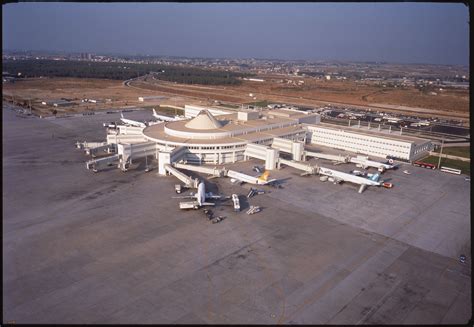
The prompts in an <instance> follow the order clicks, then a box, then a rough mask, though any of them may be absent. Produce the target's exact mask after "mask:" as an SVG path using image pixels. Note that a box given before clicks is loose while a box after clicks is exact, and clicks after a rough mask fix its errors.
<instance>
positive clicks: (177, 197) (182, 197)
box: [171, 195, 196, 199]
mask: <svg viewBox="0 0 474 327" xmlns="http://www.w3.org/2000/svg"><path fill="white" fill-rule="evenodd" d="M171 198H173V199H195V198H196V196H195V195H181V196H172V197H171Z"/></svg>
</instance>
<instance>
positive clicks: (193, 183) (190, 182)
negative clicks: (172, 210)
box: [164, 164, 199, 188]
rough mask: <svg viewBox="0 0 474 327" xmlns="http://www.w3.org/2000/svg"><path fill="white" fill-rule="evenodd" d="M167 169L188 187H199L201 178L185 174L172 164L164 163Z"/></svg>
mask: <svg viewBox="0 0 474 327" xmlns="http://www.w3.org/2000/svg"><path fill="white" fill-rule="evenodd" d="M164 168H165V170H166V171H167V172H168V173H170V174H171V175H173V176H175V177H176V178H177V179H179V180H180V181H182V182H183V183H184V185H185V186H186V187H187V188H197V187H198V184H199V180H198V179H197V178H192V177H190V176H187V175H185V174H184V173H182V172H180V171H179V170H177V169H176V168H174V167H173V166H171V165H170V164H165V165H164Z"/></svg>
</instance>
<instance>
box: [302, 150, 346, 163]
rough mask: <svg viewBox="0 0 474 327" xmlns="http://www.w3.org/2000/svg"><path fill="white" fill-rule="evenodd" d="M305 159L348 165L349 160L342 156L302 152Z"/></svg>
mask: <svg viewBox="0 0 474 327" xmlns="http://www.w3.org/2000/svg"><path fill="white" fill-rule="evenodd" d="M306 157H314V158H318V159H327V160H331V161H336V162H340V163H348V162H349V160H350V158H349V156H342V155H340V154H339V155H333V154H325V153H319V152H312V151H304V152H303V158H304V160H306Z"/></svg>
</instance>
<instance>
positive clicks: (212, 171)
mask: <svg viewBox="0 0 474 327" xmlns="http://www.w3.org/2000/svg"><path fill="white" fill-rule="evenodd" d="M172 165H173V166H174V167H176V168H182V169H186V170H190V171H196V172H199V173H204V174H208V175H212V176H214V177H224V176H226V175H227V170H226V169H225V168H222V169H219V168H209V167H203V166H196V165H187V164H183V163H178V162H175V163H173V164H172Z"/></svg>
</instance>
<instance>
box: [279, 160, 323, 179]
mask: <svg viewBox="0 0 474 327" xmlns="http://www.w3.org/2000/svg"><path fill="white" fill-rule="evenodd" d="M282 164H283V165H287V166H290V167H293V168H296V169H299V170H302V171H304V173H302V174H301V176H304V175H314V174H317V173H318V172H319V168H318V166H313V165H310V164H307V163H303V162H298V161H294V160H287V159H283V158H278V165H277V167H278V169H280V167H281V165H282Z"/></svg>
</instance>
